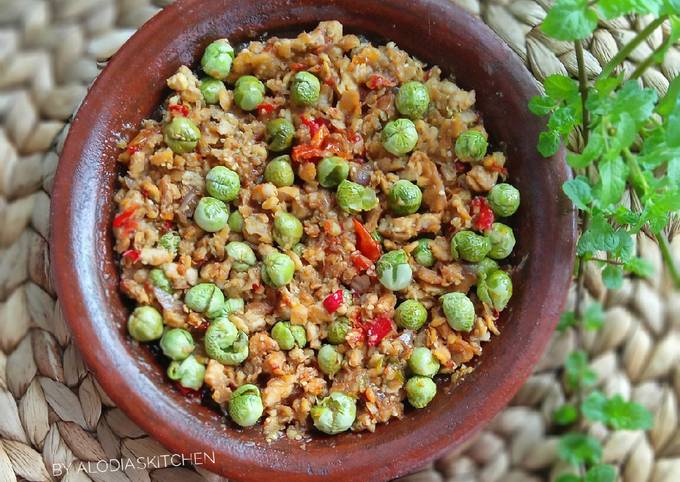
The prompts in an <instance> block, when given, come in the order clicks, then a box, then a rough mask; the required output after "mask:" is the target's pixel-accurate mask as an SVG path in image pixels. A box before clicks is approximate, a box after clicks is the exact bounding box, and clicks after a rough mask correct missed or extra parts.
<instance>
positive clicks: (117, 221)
mask: <svg viewBox="0 0 680 482" xmlns="http://www.w3.org/2000/svg"><path fill="white" fill-rule="evenodd" d="M136 210H137V206H131V207H129V208H127V209H126V210H125V211H123V212H122V213H120V214H119V215H117V216H116V217H115V218H113V227H114V228H122V227H123V226H124V225H125V224H126V223H127V222H128V221H130V219H131V218H132V216H133V215H134V214H135V211H136Z"/></svg>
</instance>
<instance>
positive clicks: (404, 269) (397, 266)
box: [375, 249, 413, 291]
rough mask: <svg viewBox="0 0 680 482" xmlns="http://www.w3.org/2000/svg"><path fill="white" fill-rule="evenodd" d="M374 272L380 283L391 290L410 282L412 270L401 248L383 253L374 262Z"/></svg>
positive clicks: (401, 288) (396, 289)
mask: <svg viewBox="0 0 680 482" xmlns="http://www.w3.org/2000/svg"><path fill="white" fill-rule="evenodd" d="M375 268H376V274H377V275H378V279H379V280H380V282H381V283H382V285H383V286H384V287H385V288H387V289H389V290H392V291H399V290H403V289H404V288H406V287H407V286H408V285H409V284H411V278H412V277H413V270H412V269H411V266H410V265H409V264H408V257H407V256H406V252H405V251H404V250H403V249H399V250H395V251H389V252H387V253H385V254H383V255H382V256H381V257H380V259H378V262H377V263H376V267H375Z"/></svg>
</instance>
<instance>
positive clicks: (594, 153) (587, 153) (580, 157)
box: [567, 132, 605, 169]
mask: <svg viewBox="0 0 680 482" xmlns="http://www.w3.org/2000/svg"><path fill="white" fill-rule="evenodd" d="M604 148H605V146H604V139H603V138H602V134H600V133H599V132H593V133H592V134H591V136H590V139H589V140H588V145H586V147H585V149H583V152H582V153H581V154H575V153H572V152H569V153H568V154H567V162H568V163H569V165H570V166H571V167H573V168H574V169H582V168H584V167H588V166H589V165H590V163H591V162H593V161H594V160H595V159H597V158H598V157H600V156H601V155H602V153H603V152H604Z"/></svg>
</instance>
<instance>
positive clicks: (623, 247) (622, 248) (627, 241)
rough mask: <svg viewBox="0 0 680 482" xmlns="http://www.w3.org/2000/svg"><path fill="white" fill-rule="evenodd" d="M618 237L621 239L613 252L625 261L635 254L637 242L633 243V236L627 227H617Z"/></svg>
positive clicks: (616, 256)
mask: <svg viewBox="0 0 680 482" xmlns="http://www.w3.org/2000/svg"><path fill="white" fill-rule="evenodd" d="M616 237H617V238H618V239H619V243H618V246H616V249H615V250H614V251H613V252H612V254H613V255H614V257H615V258H619V259H620V260H621V261H623V262H624V263H625V262H626V261H628V260H629V259H631V258H632V257H633V254H634V250H635V244H634V243H633V237H632V236H631V235H630V234H629V233H628V231H626V230H625V229H617V230H616Z"/></svg>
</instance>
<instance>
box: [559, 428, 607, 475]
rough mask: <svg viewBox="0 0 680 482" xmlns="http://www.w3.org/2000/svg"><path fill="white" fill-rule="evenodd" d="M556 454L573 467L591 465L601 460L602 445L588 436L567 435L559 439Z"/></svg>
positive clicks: (579, 434)
mask: <svg viewBox="0 0 680 482" xmlns="http://www.w3.org/2000/svg"><path fill="white" fill-rule="evenodd" d="M557 453H558V455H559V456H560V458H561V459H562V460H564V461H566V462H567V463H569V464H571V465H573V466H574V467H579V466H580V465H582V464H586V465H593V464H596V463H598V462H599V461H600V459H601V458H602V445H600V442H598V441H597V439H595V438H593V437H590V436H589V435H585V434H582V433H568V434H566V435H563V436H562V437H560V442H559V445H558V448H557Z"/></svg>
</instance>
